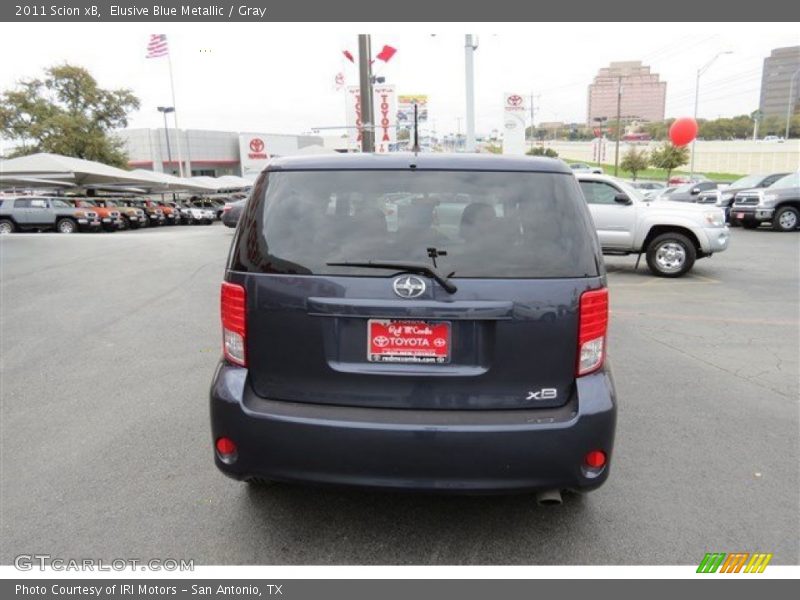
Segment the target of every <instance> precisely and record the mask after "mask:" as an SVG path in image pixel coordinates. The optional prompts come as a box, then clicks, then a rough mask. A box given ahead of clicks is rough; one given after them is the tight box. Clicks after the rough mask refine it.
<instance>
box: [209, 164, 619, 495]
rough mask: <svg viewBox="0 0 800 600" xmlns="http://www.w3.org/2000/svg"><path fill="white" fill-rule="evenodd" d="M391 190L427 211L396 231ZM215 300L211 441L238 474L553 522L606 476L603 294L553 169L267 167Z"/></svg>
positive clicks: (591, 245)
mask: <svg viewBox="0 0 800 600" xmlns="http://www.w3.org/2000/svg"><path fill="white" fill-rule="evenodd" d="M398 192H399V193H401V194H408V195H413V196H415V201H414V202H413V204H412V205H411V207H410V209H409V211H408V214H407V216H406V218H405V219H404V220H403V221H402V222H400V223H399V224H398V227H397V228H396V229H395V230H394V231H391V230H390V229H389V227H388V226H387V221H386V216H385V215H386V213H385V210H384V208H385V204H386V202H387V201H388V200H387V198H389V197H391V196H392V195H393V194H394V195H397V193H398ZM437 212H438V213H442V214H447V215H450V216H452V215H454V214H458V215H459V218H458V223H459V226H458V227H456V228H455V230H453V229H452V228H450V227H447V228H444V227H440V226H439V225H438V224H437V223H438V221H439V220H440V219H439V218H438V217H437ZM221 297H222V301H221V311H222V327H223V358H222V360H221V362H220V363H219V366H218V368H217V370H216V373H215V375H214V380H213V383H212V386H211V392H210V396H211V429H212V434H213V443H214V448H215V449H214V453H215V461H216V465H217V467H219V468H220V469H221V470H222V471H223V472H224V473H226V474H227V475H230V476H232V477H234V478H237V479H243V480H246V481H253V480H255V481H261V480H280V481H296V482H314V483H330V484H348V485H357V486H368V487H379V488H405V489H414V490H433V491H456V492H468V491H489V490H494V491H511V490H538V491H539V492H540V494H539V499H540V501H542V502H548V501H552V502H560V491H561V490H565V489H570V490H591V489H593V488H596V487H598V486H599V485H601V484H602V483H603V482H604V481H605V480H606V477H607V476H608V472H609V461H610V459H611V453H612V446H613V441H614V427H615V419H616V399H615V392H614V386H613V382H612V378H611V376H610V372H609V370H608V366H607V364H606V362H605V360H604V359H605V353H606V328H607V324H608V291H607V288H606V274H605V271H604V268H603V261H602V256H601V254H600V247H599V244H598V241H597V236H596V234H595V232H594V230H593V229H592V224H591V218H590V216H589V212H588V210H587V208H586V205H585V203H584V201H583V198H582V196H581V193H580V189H579V188H578V184H577V182H576V180H575V177H574V176H573V175H572V172H571V171H570V169H569V168H568V167H567V166H566V165H565V164H564V163H563V162H561V161H559V160H553V159H547V158H531V157H524V158H522V157H520V158H512V157H503V156H492V155H480V154H475V155H464V154H462V155H448V154H421V155H413V154H401V153H397V154H391V155H370V154H350V155H331V156H328V155H324V156H316V157H312V156H306V157H286V158H279V159H276V160H273V161H271V162H270V165H269V166H268V167H267V169H266V170H265V171H264V172H263V173H262V174H261V175H260V176H259V178H258V180H257V182H256V184H255V187H254V189H253V192H252V194H251V196H250V198H249V200H248V202H247V205H246V206H245V209H244V211H243V213H242V215H241V221H240V223H239V227H238V228H237V230H236V233H235V234H234V238H233V242H232V248H231V252H230V256H229V259H228V264H227V269H226V273H225V281H224V283H223V284H222V290H221Z"/></svg>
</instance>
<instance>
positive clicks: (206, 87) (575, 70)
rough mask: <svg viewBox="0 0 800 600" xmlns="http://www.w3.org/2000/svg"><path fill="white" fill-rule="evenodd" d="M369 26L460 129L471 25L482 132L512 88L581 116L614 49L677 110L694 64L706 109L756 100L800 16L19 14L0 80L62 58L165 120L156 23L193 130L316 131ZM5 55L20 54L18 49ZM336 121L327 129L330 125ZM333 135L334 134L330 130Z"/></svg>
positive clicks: (338, 115)
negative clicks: (56, 18)
mask: <svg viewBox="0 0 800 600" xmlns="http://www.w3.org/2000/svg"><path fill="white" fill-rule="evenodd" d="M364 32H368V33H371V34H372V47H373V52H374V53H376V52H378V51H379V49H380V48H381V47H382V46H383V44H389V45H391V46H393V47H395V48H396V49H397V54H396V55H395V56H394V57H393V58H392V59H391V61H390V62H389V63H387V64H385V65H384V64H380V63H378V64H380V68H378V69H377V70H376V75H380V76H384V77H386V79H387V83H394V84H395V85H396V86H397V91H398V93H399V94H427V95H428V96H429V115H430V119H431V125H432V127H433V128H434V129H436V131H437V132H439V133H440V134H441V133H448V132H455V131H456V130H457V129H458V127H459V119H460V122H461V127H462V131H463V127H464V120H463V119H464V116H465V113H466V108H465V92H464V34H465V33H468V32H472V33H473V34H477V36H478V49H477V50H476V52H475V99H476V121H477V130H478V132H481V133H488V132H490V131H491V130H492V129H499V128H501V125H502V114H501V109H502V99H503V93H504V92H514V93H518V94H520V95H525V96H527V95H531V94H533V96H534V98H535V101H534V105H535V107H536V108H537V112H536V115H535V120H536V122H537V123H538V122H541V121H566V122H572V121H577V122H583V121H584V120H585V118H586V98H587V86H588V85H589V84H590V83H591V81H592V79H593V77H594V76H595V75H596V73H597V71H598V69H600V68H601V67H604V66H607V65H608V63H609V62H611V61H623V60H642V61H643V62H644V63H645V64H646V65H649V66H651V68H652V71H653V72H655V73H658V74H659V75H660V76H661V79H662V80H663V81H666V82H667V107H666V114H667V117H679V116H686V115H691V114H692V112H693V109H694V86H695V74H696V72H697V69H698V68H700V67H701V66H703V65H704V64H705V63H707V62H708V61H709V60H710V59H711V58H713V57H714V55H716V54H717V53H718V52H724V51H732V52H733V54H730V55H723V56H720V57H719V59H718V60H717V61H716V62H714V64H713V65H712V66H711V67H710V68H709V69H708V71H707V72H706V73H705V74H704V75H703V76H702V79H701V85H700V103H699V116H700V117H701V118H717V117H721V116H734V115H738V114H744V113H750V112H752V111H753V110H755V109H756V108H758V99H759V89H760V83H761V69H762V65H763V60H764V58H765V57H766V56H768V55H769V53H770V51H771V50H772V49H774V48H778V47H783V46H792V45H799V44H800V33H798V32H800V29H798V26H797V24H796V23H771V24H770V23H726V24H697V23H694V24H693V23H688V24H687V23H638V24H637V23H620V24H614V23H562V24H559V23H523V24H485V23H484V24H481V23H476V24H463V23H457V24H441V23H431V24H425V23H410V24H398V23H373V24H346V23H345V24H341V23H321V24H320V23H290V24H285V23H284V24H271V23H215V24H196V23H194V24H192V23H165V24H159V23H132V24H120V23H88V24H83V23H63V24H62V23H39V24H32V23H24V24H23V23H20V24H15V25H14V27H9V26H6V27H5V28H4V32H3V35H2V36H0V56H4V57H7V58H6V59H4V60H3V64H2V67H0V90H6V89H8V88H10V87H13V86H14V84H15V82H16V81H17V80H18V79H20V78H29V77H34V76H40V75H41V73H42V71H43V69H44V68H45V67H47V66H50V65H53V64H59V63H63V62H69V63H71V64H76V65H81V66H83V67H85V68H87V69H88V70H89V71H90V72H91V73H92V74H93V75H94V76H95V78H96V79H97V80H98V81H99V83H100V85H101V86H103V87H107V88H117V87H128V88H130V89H132V90H133V92H134V93H135V94H136V95H137V96H138V97H139V98H140V100H141V103H142V106H141V109H140V110H138V111H137V112H136V113H134V114H132V115H131V118H130V122H129V126H130V127H149V128H156V127H162V126H163V119H162V116H161V115H160V114H159V113H158V111H157V110H156V107H157V106H159V105H170V104H172V101H171V96H170V88H169V75H168V66H167V65H168V61H167V59H166V58H159V59H146V58H145V47H146V45H147V41H148V38H149V35H150V34H151V33H166V34H167V36H168V40H169V45H170V51H171V59H172V67H173V72H174V80H175V94H176V105H177V110H178V119H179V124H180V126H181V128H183V129H188V128H191V129H216V130H231V131H259V132H267V133H308V132H310V131H311V130H312V129H314V128H319V127H338V126H342V125H344V121H345V114H344V113H345V99H344V95H343V92H341V91H337V90H336V87H335V83H334V80H335V77H336V74H337V73H338V72H343V73H344V74H345V78H346V81H347V83H348V84H353V85H357V83H358V71H357V68H356V66H355V65H352V64H351V63H349V62H347V61H346V60H345V59H344V57H343V55H342V51H343V50H345V49H348V50H350V51H351V52H352V53H353V54H354V55H356V56H357V50H358V44H357V34H358V33H364ZM8 57H13V59H9V58H8ZM323 132H325V131H323ZM329 133H333V132H329Z"/></svg>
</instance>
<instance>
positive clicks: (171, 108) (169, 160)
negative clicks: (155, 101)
mask: <svg viewBox="0 0 800 600" xmlns="http://www.w3.org/2000/svg"><path fill="white" fill-rule="evenodd" d="M158 112H160V113H162V114H163V115H164V139H165V140H166V142H167V165H172V151H171V150H170V148H169V127H168V125H167V113H171V112H175V107H174V106H159V107H158ZM168 168H172V167H171V166H170V167H168ZM162 170H163V168H162ZM171 174H172V173H170V175H171Z"/></svg>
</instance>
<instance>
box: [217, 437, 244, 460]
mask: <svg viewBox="0 0 800 600" xmlns="http://www.w3.org/2000/svg"><path fill="white" fill-rule="evenodd" d="M214 447H215V448H216V449H217V457H218V458H219V459H220V460H221V461H222V462H224V463H225V464H226V465H230V464H233V463H235V462H236V459H237V458H239V452H238V449H237V448H236V443H235V442H234V441H233V440H232V439H231V438H226V437H221V438H217V441H216V443H215V444H214Z"/></svg>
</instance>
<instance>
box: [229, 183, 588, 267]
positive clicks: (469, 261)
mask: <svg viewBox="0 0 800 600" xmlns="http://www.w3.org/2000/svg"><path fill="white" fill-rule="evenodd" d="M265 177H266V179H265V181H264V182H263V183H262V184H261V185H259V186H258V187H257V188H256V190H255V191H254V199H255V200H256V201H255V202H251V204H250V205H248V206H247V207H246V208H245V211H246V215H245V223H244V227H242V228H241V230H242V231H241V232H240V234H239V237H240V238H241V239H240V244H239V252H238V257H236V261H238V268H243V269H244V270H247V271H261V272H269V273H295V274H309V275H311V274H315V275H316V274H319V275H351V276H369V277H375V276H387V275H389V274H391V273H392V271H390V270H376V269H365V268H360V267H344V266H334V265H331V264H329V263H333V262H343V261H351V262H360V261H368V260H373V261H410V262H422V263H425V264H431V259H430V256H429V253H430V250H429V249H431V248H435V249H436V254H437V255H438V256H437V258H436V261H437V266H438V267H439V270H440V272H442V273H443V274H445V275H449V274H451V273H452V274H453V276H454V277H466V278H540V277H594V276H597V275H598V274H599V273H598V265H597V262H596V260H595V259H596V236H595V233H594V230H593V227H592V225H591V219H590V217H589V215H588V210H587V208H586V206H585V204H584V202H583V198H582V196H581V193H580V189H579V188H578V185H577V182H576V181H575V178H574V177H573V176H572V175H571V174H558V173H530V172H485V171H484V172H479V171H411V170H408V171H405V170H404V171H284V172H270V173H268V174H267V175H266V176H265ZM254 244H255V245H254ZM256 247H257V248H258V251H257V252H256V251H255V248H256ZM236 261H235V262H236ZM232 266H233V268H234V269H236V268H237V265H236V264H234V265H232Z"/></svg>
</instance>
